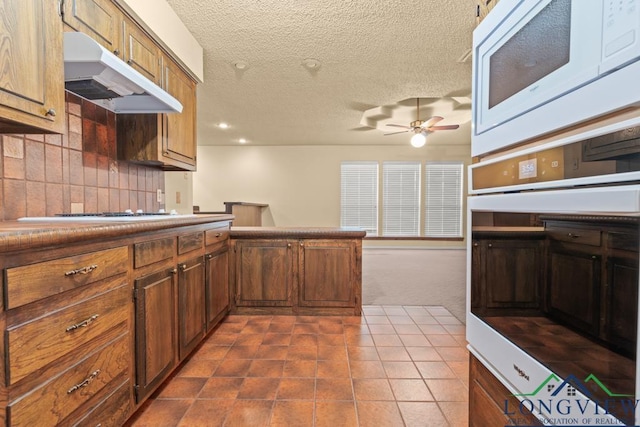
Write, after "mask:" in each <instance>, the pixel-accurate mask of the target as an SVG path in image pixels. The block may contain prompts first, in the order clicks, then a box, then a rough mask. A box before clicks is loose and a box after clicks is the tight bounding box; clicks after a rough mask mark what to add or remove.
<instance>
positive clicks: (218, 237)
mask: <svg viewBox="0 0 640 427" xmlns="http://www.w3.org/2000/svg"><path fill="white" fill-rule="evenodd" d="M228 238H229V227H220V228H214V229H212V230H207V231H205V234H204V244H205V245H206V246H209V245H214V244H216V243H219V242H224V241H225V240H227V239H228Z"/></svg>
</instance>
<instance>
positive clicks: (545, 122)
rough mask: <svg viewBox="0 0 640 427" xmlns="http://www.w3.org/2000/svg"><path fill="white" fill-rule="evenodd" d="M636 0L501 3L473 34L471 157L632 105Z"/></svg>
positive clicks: (637, 66) (637, 54) (638, 48)
mask: <svg viewBox="0 0 640 427" xmlns="http://www.w3.org/2000/svg"><path fill="white" fill-rule="evenodd" d="M638 59H640V0H502V1H501V2H500V3H498V4H497V5H496V7H495V8H494V9H493V10H492V12H491V13H490V14H489V15H488V16H487V18H486V19H485V20H484V21H483V22H482V23H481V24H480V25H479V26H478V28H477V29H476V30H475V31H474V37H473V114H472V132H473V141H474V144H473V146H472V155H473V156H479V155H482V154H485V153H489V152H493V151H496V150H499V149H502V148H505V147H506V146H512V145H514V144H517V143H519V142H522V141H526V140H528V139H531V138H534V137H537V136H539V135H543V134H547V133H549V132H552V131H554V130H556V129H560V128H563V127H566V126H568V125H573V124H576V123H581V122H584V121H586V120H589V119H592V118H594V117H598V116H601V115H604V114H608V113H611V112H614V111H619V110H622V109H625V108H630V107H633V106H637V105H638V103H639V102H640V90H638V87H637V76H638V75H640V61H638Z"/></svg>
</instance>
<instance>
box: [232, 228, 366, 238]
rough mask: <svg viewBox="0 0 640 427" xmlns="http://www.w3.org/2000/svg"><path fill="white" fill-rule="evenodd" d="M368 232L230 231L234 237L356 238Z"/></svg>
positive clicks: (309, 230) (319, 230)
mask: <svg viewBox="0 0 640 427" xmlns="http://www.w3.org/2000/svg"><path fill="white" fill-rule="evenodd" d="M366 234H367V232H366V231H364V230H362V229H361V228H356V227H231V233H230V235H231V238H232V239H259V238H269V239H277V238H282V239H286V238H294V239H314V238H315V239H318V238H329V239H345V238H346V239H354V238H363V237H364V236H365V235H366Z"/></svg>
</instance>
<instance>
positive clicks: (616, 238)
mask: <svg viewBox="0 0 640 427" xmlns="http://www.w3.org/2000/svg"><path fill="white" fill-rule="evenodd" d="M634 231H635V232H633V231H630V232H628V233H618V232H609V233H608V235H609V239H608V240H609V241H608V244H609V247H610V248H611V249H621V250H623V251H632V252H638V232H637V230H634Z"/></svg>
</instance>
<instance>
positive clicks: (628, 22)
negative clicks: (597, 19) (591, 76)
mask: <svg viewBox="0 0 640 427" xmlns="http://www.w3.org/2000/svg"><path fill="white" fill-rule="evenodd" d="M602 19H603V22H602V64H601V66H600V73H601V74H602V73H604V72H607V71H609V70H611V69H613V68H614V67H617V66H620V65H622V64H624V63H625V62H627V61H628V60H629V59H633V58H636V57H637V55H638V52H640V41H639V40H638V36H639V34H638V32H639V28H638V23H639V22H640V7H639V6H638V0H622V1H621V0H615V1H614V0H608V1H605V4H604V11H603V16H602Z"/></svg>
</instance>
